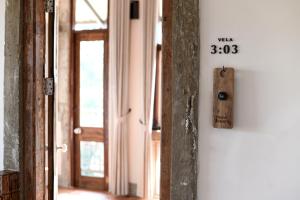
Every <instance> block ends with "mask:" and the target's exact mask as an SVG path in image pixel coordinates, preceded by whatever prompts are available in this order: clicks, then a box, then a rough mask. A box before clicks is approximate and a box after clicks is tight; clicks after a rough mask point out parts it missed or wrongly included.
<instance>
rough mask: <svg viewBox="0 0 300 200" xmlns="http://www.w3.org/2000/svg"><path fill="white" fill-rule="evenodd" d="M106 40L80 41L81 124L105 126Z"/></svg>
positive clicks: (97, 126) (96, 126) (85, 125)
mask: <svg viewBox="0 0 300 200" xmlns="http://www.w3.org/2000/svg"><path fill="white" fill-rule="evenodd" d="M103 72H104V41H81V42H80V126H81V127H95V128H103V94H104V93H103V88H104V87H103V77H104V76H103Z"/></svg>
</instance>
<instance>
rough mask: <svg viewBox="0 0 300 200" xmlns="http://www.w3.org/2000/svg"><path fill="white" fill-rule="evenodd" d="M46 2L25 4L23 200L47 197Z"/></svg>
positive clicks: (26, 0)
mask: <svg viewBox="0 0 300 200" xmlns="http://www.w3.org/2000/svg"><path fill="white" fill-rule="evenodd" d="M44 9H45V8H44V1H40V0H23V20H24V22H23V31H24V32H23V42H24V43H23V67H22V85H23V88H22V113H21V114H22V117H21V118H22V119H21V121H22V122H21V123H22V129H21V130H22V135H23V145H22V146H23V169H22V172H23V184H22V185H23V196H24V199H25V200H42V199H44V196H45V96H44V94H43V77H44V63H45V10H44Z"/></svg>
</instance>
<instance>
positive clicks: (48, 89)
mask: <svg viewBox="0 0 300 200" xmlns="http://www.w3.org/2000/svg"><path fill="white" fill-rule="evenodd" d="M44 94H45V95H47V96H52V95H54V78H45V79H44Z"/></svg>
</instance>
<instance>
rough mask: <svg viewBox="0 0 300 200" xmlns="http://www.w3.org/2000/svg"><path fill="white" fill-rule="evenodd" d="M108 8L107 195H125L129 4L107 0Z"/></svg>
mask: <svg viewBox="0 0 300 200" xmlns="http://www.w3.org/2000/svg"><path fill="white" fill-rule="evenodd" d="M109 7H110V15H109V16H110V17H109V127H108V131H109V192H111V193H112V194H114V195H127V194H128V184H129V183H128V182H129V181H128V135H127V115H128V114H129V108H128V70H129V69H128V68H129V52H130V47H129V40H130V23H129V22H130V21H129V20H130V19H129V16H130V15H129V11H130V0H110V6H109Z"/></svg>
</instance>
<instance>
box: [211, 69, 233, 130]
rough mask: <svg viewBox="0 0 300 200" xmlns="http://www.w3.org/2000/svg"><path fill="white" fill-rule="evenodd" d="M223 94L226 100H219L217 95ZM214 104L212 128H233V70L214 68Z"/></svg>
mask: <svg viewBox="0 0 300 200" xmlns="http://www.w3.org/2000/svg"><path fill="white" fill-rule="evenodd" d="M220 92H225V93H226V94H227V99H226V100H220V99H219V98H218V94H219V93H220ZM213 98H214V103H213V106H214V107H213V126H214V128H224V129H231V128H233V99H234V69H233V68H225V69H224V70H223V69H222V68H216V69H215V70H214V97H213Z"/></svg>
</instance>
